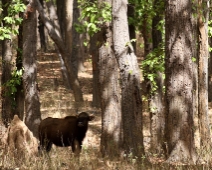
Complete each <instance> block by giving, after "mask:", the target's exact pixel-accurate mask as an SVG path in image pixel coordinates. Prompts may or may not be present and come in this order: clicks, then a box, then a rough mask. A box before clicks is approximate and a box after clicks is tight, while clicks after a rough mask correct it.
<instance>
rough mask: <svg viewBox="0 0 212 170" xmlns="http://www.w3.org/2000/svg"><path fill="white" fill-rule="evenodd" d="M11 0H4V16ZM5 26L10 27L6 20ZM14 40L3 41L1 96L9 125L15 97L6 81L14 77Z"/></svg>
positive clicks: (4, 113)
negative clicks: (13, 97)
mask: <svg viewBox="0 0 212 170" xmlns="http://www.w3.org/2000/svg"><path fill="white" fill-rule="evenodd" d="M9 4H10V2H8V0H2V6H3V12H2V15H3V17H6V16H8V12H7V10H8V7H9ZM2 22H3V26H4V27H7V26H8V27H10V26H11V25H8V24H7V23H6V22H5V21H4V20H3V21H2ZM11 72H12V41H11V40H10V39H4V40H3V41H2V76H1V84H2V88H1V96H2V115H1V117H2V119H3V122H4V124H5V125H6V126H7V125H8V123H9V122H10V121H11V120H12V119H13V110H12V109H13V108H12V106H13V104H14V103H13V102H14V101H13V99H12V97H11V96H10V95H11V94H10V88H11V87H9V86H6V83H7V82H8V81H9V80H10V79H11V78H12V74H11Z"/></svg>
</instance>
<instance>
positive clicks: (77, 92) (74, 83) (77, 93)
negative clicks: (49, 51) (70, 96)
mask: <svg viewBox="0 0 212 170" xmlns="http://www.w3.org/2000/svg"><path fill="white" fill-rule="evenodd" d="M36 9H37V10H38V12H39V14H40V16H41V19H42V21H43V23H44V24H45V26H46V28H47V30H48V32H49V36H50V37H51V38H52V40H53V41H54V42H55V44H56V45H57V47H58V50H59V52H60V54H61V56H62V58H63V60H64V63H65V66H66V69H67V71H68V75H69V77H70V83H71V88H72V89H73V93H74V97H75V101H76V102H82V101H83V96H82V91H81V88H80V84H79V80H78V78H77V76H76V74H75V73H74V71H73V69H72V67H70V65H69V64H68V63H69V61H68V58H69V57H70V54H69V52H68V51H67V50H66V46H65V44H64V41H63V39H62V36H61V33H60V32H59V30H58V29H57V28H55V27H54V26H53V24H52V22H51V21H50V20H49V19H48V17H47V16H46V14H45V13H44V11H43V8H42V6H41V4H40V2H39V1H38V0H36Z"/></svg>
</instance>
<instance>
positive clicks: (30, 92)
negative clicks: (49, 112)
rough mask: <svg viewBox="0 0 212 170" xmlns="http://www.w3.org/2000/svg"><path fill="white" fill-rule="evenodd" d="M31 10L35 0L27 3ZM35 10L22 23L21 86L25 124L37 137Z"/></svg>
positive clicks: (38, 110) (38, 107)
mask: <svg viewBox="0 0 212 170" xmlns="http://www.w3.org/2000/svg"><path fill="white" fill-rule="evenodd" d="M28 5H29V6H30V7H31V9H35V0H31V1H29V4H28ZM36 19H37V18H36V10H31V11H28V15H27V18H25V19H24V21H23V67H24V74H23V84H24V94H25V114H26V116H25V124H26V125H27V127H28V128H29V130H31V131H32V133H33V135H34V136H35V137H38V125H39V124H40V121H41V112H40V101H39V95H38V89H37V82H36V81H37V65H36V64H37V63H36V40H37V38H36V32H37V31H36V28H37V20H36Z"/></svg>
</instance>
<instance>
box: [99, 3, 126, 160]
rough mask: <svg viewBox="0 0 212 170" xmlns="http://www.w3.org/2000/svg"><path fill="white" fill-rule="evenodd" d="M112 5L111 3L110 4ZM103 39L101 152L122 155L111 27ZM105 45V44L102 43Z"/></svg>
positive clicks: (111, 155)
mask: <svg viewBox="0 0 212 170" xmlns="http://www.w3.org/2000/svg"><path fill="white" fill-rule="evenodd" d="M110 3H111V2H110ZM103 34H104V35H102V37H106V39H105V40H104V41H102V42H107V43H104V44H110V45H102V46H101V48H100V49H99V68H101V69H99V72H100V73H99V81H100V89H101V109H102V136H101V152H102V154H103V156H109V157H110V158H113V157H114V156H118V155H120V153H121V151H120V147H121V144H122V117H121V96H120V91H121V89H120V85H119V81H118V79H119V70H118V63H117V60H116V58H115V54H114V51H113V49H112V48H111V47H112V45H113V42H112V35H113V33H112V30H111V25H109V24H107V28H106V32H105V31H103ZM102 44H103V43H102Z"/></svg>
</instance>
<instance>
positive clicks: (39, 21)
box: [38, 0, 47, 52]
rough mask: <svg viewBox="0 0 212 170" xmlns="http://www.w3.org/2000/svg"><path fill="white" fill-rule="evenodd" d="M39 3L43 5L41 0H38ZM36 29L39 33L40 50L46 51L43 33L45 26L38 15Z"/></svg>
mask: <svg viewBox="0 0 212 170" xmlns="http://www.w3.org/2000/svg"><path fill="white" fill-rule="evenodd" d="M40 3H41V5H42V6H44V3H43V0H40ZM38 23H39V25H38V31H39V35H40V45H41V51H43V52H46V50H47V47H46V44H47V43H46V38H47V37H46V34H45V26H44V24H43V22H42V21H41V18H40V16H39V17H38Z"/></svg>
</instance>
